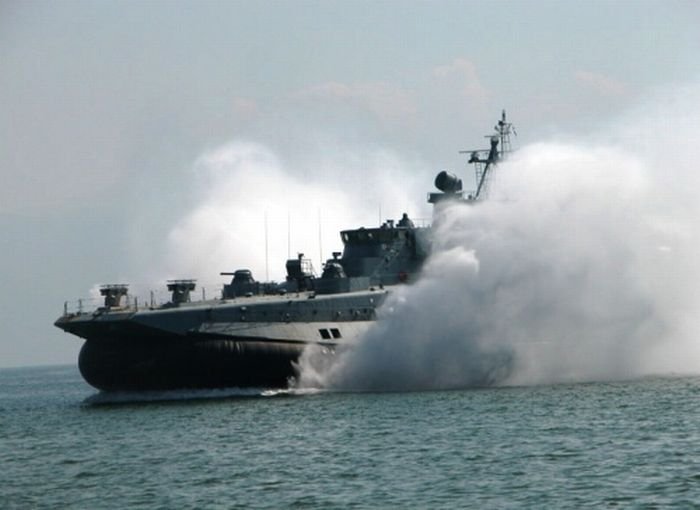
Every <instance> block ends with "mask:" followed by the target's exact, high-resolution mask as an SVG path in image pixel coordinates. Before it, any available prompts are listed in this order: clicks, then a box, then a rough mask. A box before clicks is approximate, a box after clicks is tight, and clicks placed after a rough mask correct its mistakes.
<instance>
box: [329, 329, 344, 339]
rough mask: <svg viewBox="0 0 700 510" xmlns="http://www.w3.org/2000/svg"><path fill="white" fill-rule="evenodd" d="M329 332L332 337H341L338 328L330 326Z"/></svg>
mask: <svg viewBox="0 0 700 510" xmlns="http://www.w3.org/2000/svg"><path fill="white" fill-rule="evenodd" d="M331 334H332V335H333V338H341V337H342V336H343V335H341V334H340V330H339V329H338V328H331Z"/></svg>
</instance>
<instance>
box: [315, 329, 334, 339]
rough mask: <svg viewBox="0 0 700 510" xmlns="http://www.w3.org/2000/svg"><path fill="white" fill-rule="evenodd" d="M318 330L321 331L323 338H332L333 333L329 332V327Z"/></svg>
mask: <svg viewBox="0 0 700 510" xmlns="http://www.w3.org/2000/svg"><path fill="white" fill-rule="evenodd" d="M336 331H337V330H336ZM318 332H319V333H321V338H323V339H324V340H330V339H331V334H330V333H329V332H328V330H327V329H319V330H318Z"/></svg>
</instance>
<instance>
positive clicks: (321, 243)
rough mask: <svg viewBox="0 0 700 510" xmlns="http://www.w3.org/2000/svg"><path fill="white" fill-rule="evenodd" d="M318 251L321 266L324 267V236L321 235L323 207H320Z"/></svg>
mask: <svg viewBox="0 0 700 510" xmlns="http://www.w3.org/2000/svg"><path fill="white" fill-rule="evenodd" d="M318 251H319V256H320V257H321V260H320V263H319V264H320V267H323V236H322V235H321V208H320V207H319V208H318Z"/></svg>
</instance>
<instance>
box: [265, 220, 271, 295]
mask: <svg viewBox="0 0 700 510" xmlns="http://www.w3.org/2000/svg"><path fill="white" fill-rule="evenodd" d="M267 234H268V232H267V211H265V281H266V282H268V281H270V257H269V251H268V243H267V241H268V235H267Z"/></svg>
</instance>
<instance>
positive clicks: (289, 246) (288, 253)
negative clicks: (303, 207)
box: [287, 209, 292, 259]
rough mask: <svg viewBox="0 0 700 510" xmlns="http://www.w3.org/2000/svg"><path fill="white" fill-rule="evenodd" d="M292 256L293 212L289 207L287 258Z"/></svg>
mask: <svg viewBox="0 0 700 510" xmlns="http://www.w3.org/2000/svg"><path fill="white" fill-rule="evenodd" d="M291 256H292V213H291V211H290V210H289V209H287V259H289V258H291Z"/></svg>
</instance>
